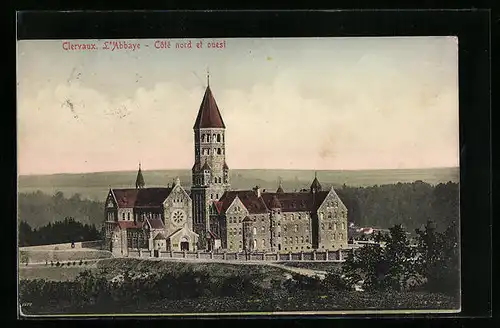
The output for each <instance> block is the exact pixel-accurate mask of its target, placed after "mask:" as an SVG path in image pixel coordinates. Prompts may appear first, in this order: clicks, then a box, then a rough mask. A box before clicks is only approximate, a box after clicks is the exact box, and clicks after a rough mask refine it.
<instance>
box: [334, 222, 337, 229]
mask: <svg viewBox="0 0 500 328" xmlns="http://www.w3.org/2000/svg"><path fill="white" fill-rule="evenodd" d="M333 230H334V231H337V222H335V223H334V224H333Z"/></svg>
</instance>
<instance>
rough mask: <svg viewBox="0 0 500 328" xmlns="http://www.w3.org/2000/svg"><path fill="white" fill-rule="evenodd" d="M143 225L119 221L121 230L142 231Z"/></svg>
mask: <svg viewBox="0 0 500 328" xmlns="http://www.w3.org/2000/svg"><path fill="white" fill-rule="evenodd" d="M142 225H143V224H142V223H141V222H134V221H118V227H120V229H122V230H123V229H140V228H142Z"/></svg>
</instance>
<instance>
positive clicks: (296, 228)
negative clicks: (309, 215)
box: [293, 224, 299, 232]
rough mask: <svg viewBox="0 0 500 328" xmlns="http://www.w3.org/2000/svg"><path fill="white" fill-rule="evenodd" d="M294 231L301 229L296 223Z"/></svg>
mask: <svg viewBox="0 0 500 328" xmlns="http://www.w3.org/2000/svg"><path fill="white" fill-rule="evenodd" d="M293 231H295V232H297V231H299V226H298V225H297V224H296V225H295V227H294V229H293Z"/></svg>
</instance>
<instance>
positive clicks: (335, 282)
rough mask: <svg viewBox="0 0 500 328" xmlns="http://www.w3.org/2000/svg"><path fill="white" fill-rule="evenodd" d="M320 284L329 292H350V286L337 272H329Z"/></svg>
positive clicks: (351, 287)
mask: <svg viewBox="0 0 500 328" xmlns="http://www.w3.org/2000/svg"><path fill="white" fill-rule="evenodd" d="M321 284H322V285H323V286H324V287H325V288H327V289H329V290H336V291H338V290H344V291H345V290H352V289H353V286H352V284H351V283H350V282H349V281H347V280H346V279H345V277H343V276H342V275H340V274H339V273H337V272H334V271H329V272H328V273H327V274H326V277H325V279H323V281H322V282H321Z"/></svg>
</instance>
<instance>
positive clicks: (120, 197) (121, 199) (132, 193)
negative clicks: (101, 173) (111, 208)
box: [112, 189, 138, 208]
mask: <svg viewBox="0 0 500 328" xmlns="http://www.w3.org/2000/svg"><path fill="white" fill-rule="evenodd" d="M137 191H138V189H112V192H113V194H114V195H115V198H116V201H117V202H118V207H120V208H131V207H134V204H135V200H136V198H137Z"/></svg>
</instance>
